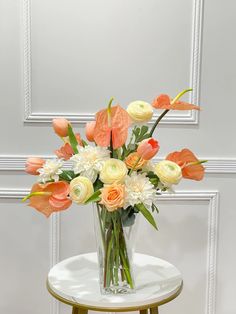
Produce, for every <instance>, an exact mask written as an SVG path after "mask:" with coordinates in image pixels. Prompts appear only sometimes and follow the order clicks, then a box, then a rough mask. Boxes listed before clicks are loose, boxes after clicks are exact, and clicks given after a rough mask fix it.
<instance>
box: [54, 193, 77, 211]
mask: <svg viewBox="0 0 236 314" xmlns="http://www.w3.org/2000/svg"><path fill="white" fill-rule="evenodd" d="M71 203H72V201H71V200H70V199H68V198H64V199H60V198H56V197H54V196H51V197H50V198H49V204H50V205H51V207H52V208H53V211H60V210H64V209H67V208H68V207H69V206H70V205H71Z"/></svg>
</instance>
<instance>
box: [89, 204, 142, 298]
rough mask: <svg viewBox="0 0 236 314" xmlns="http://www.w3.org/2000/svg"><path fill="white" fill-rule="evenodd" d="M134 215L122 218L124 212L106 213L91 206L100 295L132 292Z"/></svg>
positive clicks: (100, 207)
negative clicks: (92, 208)
mask: <svg viewBox="0 0 236 314" xmlns="http://www.w3.org/2000/svg"><path fill="white" fill-rule="evenodd" d="M135 215H136V214H133V215H132V217H126V218H124V217H125V210H117V211H114V212H109V211H108V210H107V209H106V208H105V207H104V206H103V205H99V204H97V203H96V204H94V223H95V233H96V240H97V253H98V264H99V279H100V290H101V293H102V294H127V293H134V292H135V284H134V276H133V267H132V266H133V254H134V246H135V233H136V232H135V229H136V225H137V224H136V223H134V221H135Z"/></svg>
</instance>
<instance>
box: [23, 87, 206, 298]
mask: <svg viewBox="0 0 236 314" xmlns="http://www.w3.org/2000/svg"><path fill="white" fill-rule="evenodd" d="M189 91H191V89H188V90H184V91H183V92H181V93H179V94H178V95H177V96H176V97H175V98H174V99H171V98H170V97H169V96H168V95H164V94H162V95H160V96H158V97H157V98H155V99H154V101H153V103H152V104H149V103H147V102H144V101H134V102H132V103H130V104H129V105H128V107H127V109H126V110H125V109H123V108H122V107H121V106H120V105H115V106H112V102H113V98H112V99H111V100H110V102H109V104H108V107H107V108H106V109H102V110H100V111H99V112H97V114H96V118H95V121H92V122H89V123H87V125H86V129H85V133H86V138H87V141H85V140H84V139H82V138H81V136H80V134H76V133H75V132H74V131H73V129H72V126H71V124H70V122H69V121H67V120H66V119H63V118H58V119H53V128H54V131H55V133H56V134H57V135H58V136H59V137H61V139H62V141H63V146H62V147H60V148H59V149H58V150H56V151H55V154H56V156H57V158H55V159H49V160H43V159H41V158H36V157H32V158H28V160H27V163H26V172H27V173H29V174H31V175H36V176H38V182H37V183H35V184H34V185H33V187H32V189H31V192H30V194H29V195H27V196H26V197H25V198H24V199H23V201H26V200H28V199H29V206H31V207H34V208H35V209H36V210H38V211H40V212H41V213H43V214H44V215H45V216H47V217H48V216H50V215H51V213H53V212H58V211H62V210H65V209H67V208H69V207H70V206H71V204H72V202H75V203H77V204H88V203H90V202H93V203H95V207H96V215H97V218H98V222H99V223H98V229H99V234H100V236H99V237H100V240H101V241H100V243H101V246H100V257H99V260H100V264H101V273H100V277H101V282H102V284H101V287H102V291H103V292H112V293H117V291H118V292H119V291H121V292H122V291H123V292H124V291H125V292H127V291H128V289H129V291H132V290H133V289H134V281H133V274H132V267H131V260H130V255H131V253H130V251H129V249H128V247H127V236H126V234H125V232H124V229H125V227H127V226H132V225H133V224H134V221H135V217H136V215H137V214H139V213H140V214H142V215H143V216H144V217H145V218H146V219H147V221H148V222H149V223H150V224H151V225H152V226H153V227H154V228H155V229H157V225H156V221H155V219H154V216H153V214H154V212H155V211H157V212H158V209H157V206H156V203H157V201H158V195H160V194H161V193H162V192H164V191H167V190H170V189H172V187H173V185H176V184H178V183H179V182H180V181H181V180H182V179H183V178H185V179H192V180H197V181H198V180H201V179H202V178H203V176H204V167H203V165H202V163H204V162H205V161H204V160H198V159H197V157H196V156H195V155H194V154H193V153H192V152H191V151H190V150H189V149H187V148H184V149H182V150H181V151H177V152H172V153H170V154H168V155H167V157H166V158H165V159H164V160H162V161H160V162H157V163H155V162H153V161H152V159H153V157H154V156H155V155H156V154H157V153H158V151H159V149H160V145H159V142H158V141H157V140H156V139H155V138H154V137H153V134H154V131H155V129H156V127H157V126H158V124H159V122H160V121H161V119H162V118H163V117H164V116H165V115H166V114H167V113H168V112H169V110H199V107H198V106H195V105H192V104H189V103H186V102H183V101H180V100H179V99H180V98H181V97H182V96H183V95H184V94H185V93H187V92H189ZM155 109H162V110H163V112H162V113H161V114H160V115H159V116H158V118H157V120H156V121H155V123H154V124H153V126H152V127H151V128H149V127H148V126H147V125H146V124H145V123H146V122H148V121H150V119H151V118H152V116H153V111H154V110H155ZM129 127H132V131H131V135H130V136H129V134H128V129H129ZM88 142H91V143H94V145H88ZM66 160H69V161H70V162H71V164H72V166H71V170H66V169H63V164H64V161H66ZM118 288H119V289H120V290H119V289H118ZM125 288H126V289H125ZM114 291H115V292H114Z"/></svg>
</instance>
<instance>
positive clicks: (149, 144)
mask: <svg viewBox="0 0 236 314" xmlns="http://www.w3.org/2000/svg"><path fill="white" fill-rule="evenodd" d="M159 149H160V146H159V143H158V141H156V140H154V139H153V138H148V139H146V140H143V141H142V142H140V143H139V146H138V149H137V154H138V155H139V156H140V157H141V158H143V159H145V160H149V159H151V158H152V157H154V156H155V155H156V153H157V152H158V151H159Z"/></svg>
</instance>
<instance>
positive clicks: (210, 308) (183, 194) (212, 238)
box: [160, 190, 219, 314]
mask: <svg viewBox="0 0 236 314" xmlns="http://www.w3.org/2000/svg"><path fill="white" fill-rule="evenodd" d="M160 200H165V201H193V202H194V201H208V202H209V207H208V240H207V284H206V305H205V314H215V313H216V275H217V273H216V271H217V247H218V215H219V192H218V191H202V192H200V191H199V192H197V191H192V190H191V191H176V193H175V194H163V195H161V196H160Z"/></svg>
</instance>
